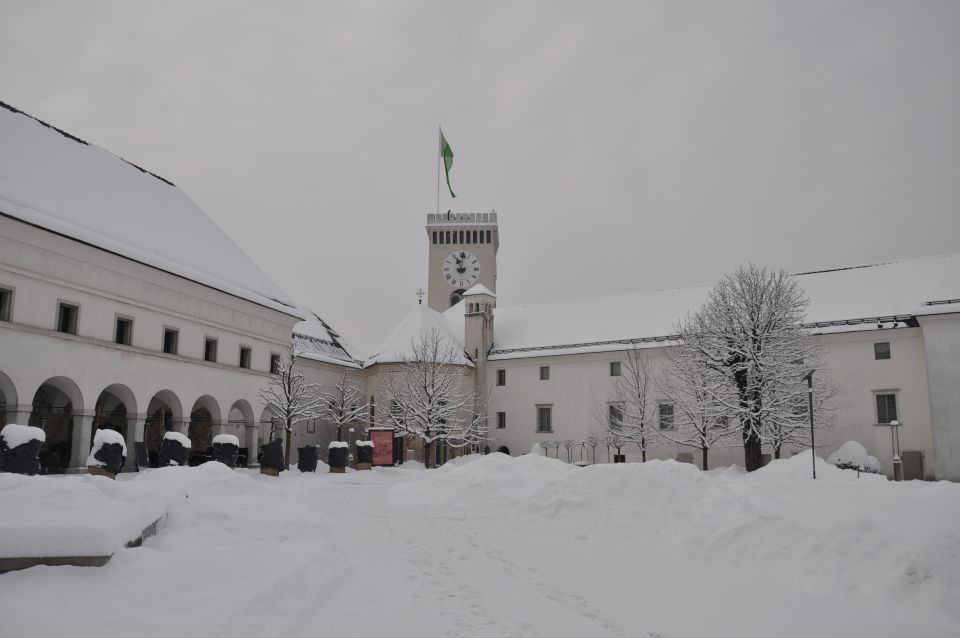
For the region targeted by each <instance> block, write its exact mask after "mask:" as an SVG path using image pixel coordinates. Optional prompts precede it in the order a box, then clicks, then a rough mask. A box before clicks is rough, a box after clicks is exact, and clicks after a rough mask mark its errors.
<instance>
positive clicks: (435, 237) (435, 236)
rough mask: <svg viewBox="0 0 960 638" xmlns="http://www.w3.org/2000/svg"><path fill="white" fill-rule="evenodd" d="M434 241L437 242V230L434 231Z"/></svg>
mask: <svg viewBox="0 0 960 638" xmlns="http://www.w3.org/2000/svg"><path fill="white" fill-rule="evenodd" d="M433 243H437V231H433Z"/></svg>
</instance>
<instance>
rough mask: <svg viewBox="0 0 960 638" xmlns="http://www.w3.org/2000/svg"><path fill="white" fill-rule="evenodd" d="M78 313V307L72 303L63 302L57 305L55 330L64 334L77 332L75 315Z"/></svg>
mask: <svg viewBox="0 0 960 638" xmlns="http://www.w3.org/2000/svg"><path fill="white" fill-rule="evenodd" d="M78 314H80V308H79V307H78V306H74V305H73V304H68V303H63V302H62V301H61V302H60V303H59V304H58V305H57V332H65V333H66V334H70V335H75V334H77V315H78Z"/></svg>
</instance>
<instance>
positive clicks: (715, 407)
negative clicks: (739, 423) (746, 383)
mask: <svg viewBox="0 0 960 638" xmlns="http://www.w3.org/2000/svg"><path fill="white" fill-rule="evenodd" d="M664 358H665V361H664V365H663V368H662V369H661V372H660V375H659V376H658V377H657V386H658V388H659V390H660V394H662V395H663V396H664V397H666V398H667V400H668V401H670V403H671V405H673V407H674V410H675V414H674V421H673V428H664V429H658V430H657V435H658V436H659V437H660V438H662V439H664V440H666V441H669V442H671V443H676V444H678V445H682V446H685V447H690V448H694V449H697V450H700V458H701V464H702V467H703V469H704V470H706V469H709V465H708V457H707V454H708V452H709V450H710V448H712V447H715V446H717V445H718V444H720V445H722V444H724V443H726V442H727V441H728V440H729V438H730V435H731V433H732V432H734V431H735V430H736V428H735V427H731V426H730V418H729V416H727V414H726V413H725V410H724V402H721V401H718V400H717V399H716V397H715V395H716V394H717V393H719V392H720V391H721V390H722V388H723V387H726V386H720V387H716V388H712V389H711V388H710V387H708V386H709V383H710V379H709V377H710V374H711V371H710V369H709V368H708V367H707V365H706V363H705V362H704V360H703V359H702V357H700V356H699V354H698V353H697V352H696V351H694V350H693V349H691V348H683V347H673V348H667V349H666V350H665V352H664ZM726 402H727V403H729V398H728V400H727V401H726Z"/></svg>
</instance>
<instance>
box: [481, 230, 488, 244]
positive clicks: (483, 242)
mask: <svg viewBox="0 0 960 638" xmlns="http://www.w3.org/2000/svg"><path fill="white" fill-rule="evenodd" d="M480 243H481V244H485V243H487V242H485V241H483V231H482V230H481V231H480Z"/></svg>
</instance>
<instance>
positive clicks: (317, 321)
mask: <svg viewBox="0 0 960 638" xmlns="http://www.w3.org/2000/svg"><path fill="white" fill-rule="evenodd" d="M298 310H299V311H300V313H301V314H302V315H303V316H305V317H306V319H305V320H304V321H301V322H300V323H298V324H296V325H295V326H293V339H294V341H295V343H296V344H297V346H299V347H300V349H301V351H302V354H301V356H302V357H304V358H306V359H313V360H314V361H325V362H327V363H333V364H336V365H345V366H348V367H351V368H359V367H360V365H361V363H362V361H361V360H360V359H359V358H358V357H357V356H355V353H356V350H355V349H354V348H353V347H352V346H351V345H350V344H349V343H348V342H347V341H346V340H345V339H344V338H343V337H342V336H340V334H339V333H338V332H337V331H336V330H334V329H333V328H332V327H331V326H330V324H328V323H327V322H326V321H324V320H323V319H321V318H320V315H318V314H317V313H315V312H314V311H312V310H310V309H309V308H299V309H298Z"/></svg>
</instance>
